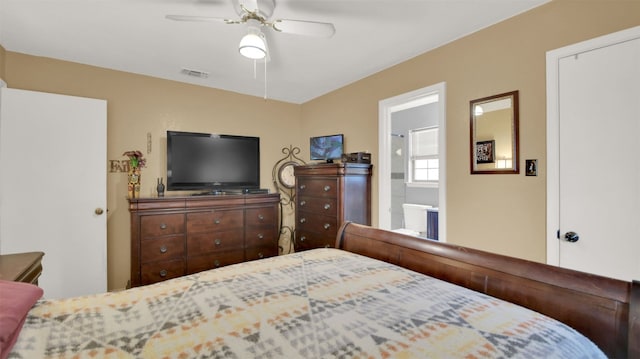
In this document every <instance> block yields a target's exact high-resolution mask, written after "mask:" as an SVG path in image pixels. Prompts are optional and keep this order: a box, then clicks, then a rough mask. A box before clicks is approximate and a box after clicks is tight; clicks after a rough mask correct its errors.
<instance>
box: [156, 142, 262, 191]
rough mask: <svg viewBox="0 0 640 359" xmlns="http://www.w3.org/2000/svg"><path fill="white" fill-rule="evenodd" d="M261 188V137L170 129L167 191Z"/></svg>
mask: <svg viewBox="0 0 640 359" xmlns="http://www.w3.org/2000/svg"><path fill="white" fill-rule="evenodd" d="M259 187H260V138H259V137H249V136H235V135H219V134H209V133H196V132H180V131H167V190H169V191H176V190H198V191H205V192H204V193H216V192H226V191H233V192H236V191H237V192H246V191H247V190H251V189H257V188H259Z"/></svg>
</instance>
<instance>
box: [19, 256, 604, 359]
mask: <svg viewBox="0 0 640 359" xmlns="http://www.w3.org/2000/svg"><path fill="white" fill-rule="evenodd" d="M67 357H68V358H71V357H73V358H428V357H433V358H450V357H465V358H486V357H490V358H497V357H504V358H506V357H521V358H552V357H558V358H585V357H604V355H603V354H602V352H601V351H600V350H599V349H598V348H597V347H596V346H595V345H594V344H593V343H592V342H590V341H589V340H588V339H587V338H585V337H583V336H582V335H580V334H579V333H577V332H576V331H574V330H573V329H571V328H569V327H567V326H565V325H564V324H562V323H560V322H557V321H555V320H553V319H550V318H548V317H545V316H542V315H540V314H537V313H535V312H532V311H530V310H528V309H525V308H522V307H518V306H516V305H513V304H511V303H507V302H504V301H501V300H498V299H495V298H492V297H489V296H486V295H483V294H480V293H477V292H473V291H470V290H468V289H466V288H461V287H458V286H455V285H452V284H450V283H446V282H443V281H440V280H438V279H434V278H431V277H427V276H424V275H422V274H418V273H415V272H412V271H409V270H406V269H403V268H400V267H397V266H393V265H390V264H387V263H384V262H380V261H377V260H373V259H370V258H366V257H362V256H359V255H356V254H352V253H349V252H344V251H340V250H337V249H316V250H312V251H306V252H301V253H296V254H291V255H286V256H280V257H273V258H269V259H264V260H259V261H253V262H246V263H242V264H237V265H233V266H228V267H223V268H219V269H215V270H210V271H206V272H202V273H198V274H194V275H190V276H186V277H182V278H177V279H174V280H170V281H166V282H162V283H158V284H155V285H151V286H147V287H140V288H133V289H130V290H126V291H122V292H117V293H107V294H101V295H95V296H86V297H78V298H71V299H64V300H42V301H40V302H38V303H37V304H36V306H35V307H34V308H33V309H32V310H31V311H30V313H29V316H28V318H27V322H26V323H25V325H24V328H23V330H22V332H21V334H20V337H19V339H18V342H17V343H16V345H15V347H14V349H13V352H12V353H11V354H10V356H9V358H67Z"/></svg>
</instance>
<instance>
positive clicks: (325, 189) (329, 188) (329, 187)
mask: <svg viewBox="0 0 640 359" xmlns="http://www.w3.org/2000/svg"><path fill="white" fill-rule="evenodd" d="M323 189H324V191H325V192H329V191H330V190H331V186H329V185H327V186H324V188H323Z"/></svg>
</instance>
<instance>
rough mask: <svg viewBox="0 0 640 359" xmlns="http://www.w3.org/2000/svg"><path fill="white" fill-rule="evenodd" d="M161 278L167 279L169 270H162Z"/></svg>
mask: <svg viewBox="0 0 640 359" xmlns="http://www.w3.org/2000/svg"><path fill="white" fill-rule="evenodd" d="M160 276H161V277H162V278H164V277H166V276H167V270H166V269H163V270H161V271H160Z"/></svg>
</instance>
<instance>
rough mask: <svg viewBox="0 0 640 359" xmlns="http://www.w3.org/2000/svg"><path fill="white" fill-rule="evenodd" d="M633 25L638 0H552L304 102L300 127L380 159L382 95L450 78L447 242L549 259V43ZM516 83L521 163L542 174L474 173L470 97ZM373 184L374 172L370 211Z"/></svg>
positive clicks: (638, 17) (637, 21)
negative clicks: (530, 162) (340, 138)
mask: <svg viewBox="0 0 640 359" xmlns="http://www.w3.org/2000/svg"><path fill="white" fill-rule="evenodd" d="M637 25H640V1H616V0H612V1H609V0H600V1H588V0H584V1H575V0H573V1H569V0H557V1H553V2H551V3H549V4H546V5H543V6H541V7H539V8H536V9H534V10H532V11H529V12H527V13H524V14H521V15H520V16H517V17H514V18H512V19H509V20H507V21H504V22H502V23H500V24H496V25H494V26H492V27H490V28H487V29H484V30H482V31H479V32H477V33H474V34H471V35H469V36H467V37H465V38H462V39H459V40H457V41H455V42H453V43H450V44H448V45H446V46H442V47H440V48H438V49H435V50H433V51H430V52H427V53H425V54H423V55H420V56H418V57H416V58H414V59H411V60H409V61H406V62H404V63H401V64H399V65H397V66H395V67H393V68H390V69H387V70H385V71H382V72H380V73H377V74H375V75H373V76H370V77H369V78H366V79H363V80H362V81H358V82H356V83H353V84H351V85H349V86H346V87H344V88H342V89H340V90H338V91H334V92H332V93H329V94H327V95H325V96H322V97H320V98H317V99H315V100H313V101H311V102H309V103H306V104H304V106H303V112H302V125H303V127H302V137H303V138H305V137H308V136H310V135H313V134H317V133H318V132H324V133H329V132H344V133H345V141H347V143H348V148H347V150H348V151H360V150H367V149H368V150H371V151H372V152H373V159H374V164H377V160H378V157H379V155H378V151H377V134H378V131H377V121H378V113H377V110H378V107H377V106H378V102H379V101H380V100H383V99H385V98H389V97H393V96H397V95H399V94H402V93H406V92H409V91H413V90H416V89H419V88H423V87H426V86H430V85H434V84H437V83H439V82H446V121H447V123H446V126H447V128H446V131H447V220H448V223H447V236H448V240H449V242H452V243H457V244H462V245H466V246H470V247H476V248H481V249H485V250H489V251H494V252H498V253H504V254H509V255H513V256H517V257H522V258H527V259H531V260H535V261H545V257H546V255H545V253H546V247H545V225H546V222H545V216H546V214H545V213H546V202H545V196H546V193H545V185H546V180H545V176H546V172H545V166H546V159H545V156H546V150H545V146H546V143H545V126H546V122H545V121H546V105H545V104H546V89H545V86H546V85H545V76H546V72H545V71H546V66H545V56H546V52H547V51H549V50H553V49H556V48H559V47H562V46H565V45H569V44H572V43H576V42H579V41H583V40H586V39H590V38H593V37H597V36H600V35H604V34H607V33H611V32H614V31H618V30H622V29H626V28H629V27H633V26H637ZM513 90H519V91H520V138H521V141H520V166H521V167H522V166H524V161H525V159H538V160H539V162H538V163H539V174H538V176H537V177H526V176H525V175H524V171H521V174H520V175H473V176H472V175H471V174H470V170H469V113H468V112H469V101H470V100H473V99H477V98H482V97H486V96H490V95H495V94H499V93H504V92H508V91H513ZM374 175H375V171H374ZM377 190H378V181H377V178H376V177H374V182H373V191H374V197H373V198H374V200H373V202H374V211H373V213H374V214H377V211H378V208H377V206H378V198H377ZM376 217H377V216H375V215H374V221H373V222H374V224H377V218H376Z"/></svg>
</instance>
